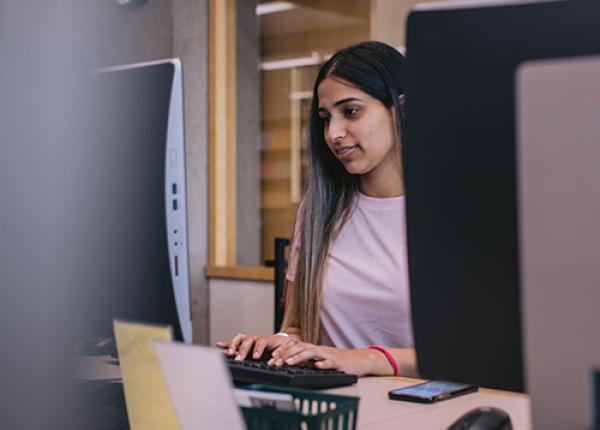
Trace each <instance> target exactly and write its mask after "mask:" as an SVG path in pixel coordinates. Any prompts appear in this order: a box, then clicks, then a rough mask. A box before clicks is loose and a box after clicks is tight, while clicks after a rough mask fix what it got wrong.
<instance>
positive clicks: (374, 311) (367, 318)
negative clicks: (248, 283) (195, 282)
mask: <svg viewBox="0 0 600 430" xmlns="http://www.w3.org/2000/svg"><path fill="white" fill-rule="evenodd" d="M405 73H406V72H405V65H404V57H403V56H402V55H401V54H400V53H399V52H398V51H397V50H395V49H394V48H392V47H390V46H388V45H386V44H384V43H381V42H364V43H359V44H357V45H353V46H350V47H348V48H345V49H342V50H340V51H338V52H336V53H335V54H334V55H333V56H332V57H331V59H329V60H328V61H327V62H326V63H325V64H324V65H323V66H322V68H321V70H320V72H319V75H318V76H317V79H316V81H315V85H314V90H313V101H312V111H311V119H310V140H311V142H310V156H311V166H310V172H309V180H308V185H307V189H306V190H305V195H304V198H303V201H302V203H301V205H300V209H299V211H298V216H297V219H296V226H295V232H294V240H293V243H292V249H291V256H290V267H289V269H288V273H287V282H288V283H287V286H286V301H285V315H284V321H283V324H282V331H281V332H280V333H277V334H274V335H269V336H247V335H245V334H242V333H239V334H237V335H236V336H234V337H233V338H232V339H231V340H230V341H227V342H218V343H217V346H219V347H221V348H226V349H227V354H228V355H230V356H235V357H236V359H239V360H242V359H244V358H245V357H246V356H247V355H248V354H249V353H252V357H253V358H260V357H261V356H262V355H263V353H264V352H265V351H271V358H270V360H269V363H270V364H276V365H283V364H286V365H298V364H302V363H306V362H308V361H313V362H314V365H315V367H317V368H321V369H331V368H336V369H339V370H342V371H345V372H347V373H352V374H356V375H359V376H360V375H367V374H369V375H389V374H402V375H415V374H416V365H415V354H414V348H413V339H412V327H411V319H410V303H409V302H410V298H409V290H408V275H407V270H408V269H407V264H406V239H405V214H404V182H403V174H402V160H401V153H400V142H401V136H402V124H403V111H402V105H403V97H404V96H403V94H404V87H405V83H404V81H405ZM381 345H384V346H381Z"/></svg>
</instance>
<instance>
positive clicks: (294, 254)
mask: <svg viewBox="0 0 600 430" xmlns="http://www.w3.org/2000/svg"><path fill="white" fill-rule="evenodd" d="M301 208H302V203H301V204H300V207H299V209H298V212H297V214H296V222H295V223H294V236H293V239H292V246H291V247H290V258H289V261H288V268H287V272H286V275H285V279H287V280H288V281H289V282H294V279H295V278H296V270H297V268H298V257H299V254H300V234H301V233H300V225H301V224H302V215H301Z"/></svg>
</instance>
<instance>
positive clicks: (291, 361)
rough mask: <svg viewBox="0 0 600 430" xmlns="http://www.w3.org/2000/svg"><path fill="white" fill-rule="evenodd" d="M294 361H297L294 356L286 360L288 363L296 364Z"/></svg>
mask: <svg viewBox="0 0 600 430" xmlns="http://www.w3.org/2000/svg"><path fill="white" fill-rule="evenodd" d="M294 361H295V360H294V359H293V358H288V359H287V360H286V361H285V362H286V363H287V364H294Z"/></svg>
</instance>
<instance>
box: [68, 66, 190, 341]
mask: <svg viewBox="0 0 600 430" xmlns="http://www.w3.org/2000/svg"><path fill="white" fill-rule="evenodd" d="M92 94H93V95H94V98H93V100H92V105H93V106H92V110H93V119H94V121H93V124H92V125H91V127H92V131H91V132H90V140H89V142H88V143H86V142H82V145H86V144H87V145H88V146H89V148H88V149H87V150H88V153H92V154H93V159H94V164H93V165H92V166H91V168H88V171H86V172H82V174H81V177H82V178H85V180H84V181H82V184H81V186H83V187H89V190H88V192H87V197H86V199H85V201H82V202H81V205H80V207H81V211H82V214H81V217H80V218H81V219H82V222H83V223H85V222H86V221H85V220H86V219H93V220H96V221H95V222H94V225H89V226H88V227H87V228H86V229H85V230H84V229H82V230H84V231H85V234H86V235H87V236H88V237H86V238H85V243H86V244H88V246H90V247H94V248H95V252H94V255H95V256H96V258H95V260H94V261H93V262H90V264H89V267H87V268H86V273H87V277H86V279H85V281H84V285H82V288H85V289H86V294H85V302H86V304H85V305H84V307H83V308H84V309H85V311H86V314H85V315H82V320H83V321H84V324H83V328H82V335H85V336H87V335H100V336H107V337H112V336H113V334H112V324H113V323H112V320H113V318H119V319H125V320H136V321H142V322H154V323H162V324H170V325H172V326H173V328H174V331H175V337H176V338H178V339H183V340H185V341H188V342H190V341H191V340H192V323H191V316H190V288H189V285H190V282H189V272H188V247H187V244H188V236H187V216H186V180H185V178H186V176H185V144H184V128H183V127H184V125H183V83H182V67H181V63H180V61H179V60H177V59H170V60H164V61H155V62H148V63H140V64H131V65H126V66H118V67H109V68H104V69H101V70H98V71H97V72H96V73H94V79H93V87H92ZM73 168H77V166H73Z"/></svg>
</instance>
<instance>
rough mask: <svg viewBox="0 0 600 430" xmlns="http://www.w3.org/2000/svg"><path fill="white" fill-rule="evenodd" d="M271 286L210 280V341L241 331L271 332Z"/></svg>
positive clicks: (227, 337) (269, 284)
mask: <svg viewBox="0 0 600 430" xmlns="http://www.w3.org/2000/svg"><path fill="white" fill-rule="evenodd" d="M274 301H275V289H274V288H273V283H272V282H260V281H240V280H233V279H217V278H213V279H211V280H210V308H211V310H212V312H211V314H210V344H211V345H214V343H215V342H216V341H217V340H226V339H231V337H232V336H233V335H234V334H236V333H238V332H243V333H247V334H253V335H257V334H272V333H273V325H274V321H273V320H274V318H275V317H274V315H275V313H274V309H275V306H274Z"/></svg>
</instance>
